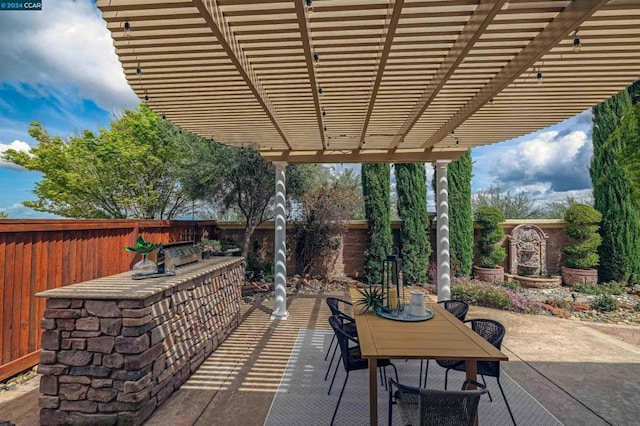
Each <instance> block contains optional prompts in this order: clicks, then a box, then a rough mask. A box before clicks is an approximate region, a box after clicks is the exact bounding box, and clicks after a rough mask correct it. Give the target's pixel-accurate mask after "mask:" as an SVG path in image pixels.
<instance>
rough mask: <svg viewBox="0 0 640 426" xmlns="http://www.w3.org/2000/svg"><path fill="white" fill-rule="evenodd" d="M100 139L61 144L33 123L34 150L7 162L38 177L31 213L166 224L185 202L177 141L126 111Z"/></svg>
mask: <svg viewBox="0 0 640 426" xmlns="http://www.w3.org/2000/svg"><path fill="white" fill-rule="evenodd" d="M110 125H111V128H110V129H101V130H100V132H99V133H98V134H95V133H93V132H90V131H88V130H85V131H84V132H83V133H82V134H81V135H76V136H73V137H71V138H69V139H63V138H61V137H59V136H52V135H50V134H49V133H48V132H47V131H46V130H45V129H44V128H43V127H42V125H41V124H40V123H37V122H33V123H31V126H30V128H29V134H30V135H31V136H32V137H33V138H34V139H36V140H37V141H38V145H37V146H36V147H34V148H32V149H31V150H30V152H29V153H24V152H18V151H14V150H8V151H7V152H6V153H5V156H4V157H5V159H6V160H8V161H10V162H12V163H15V164H18V165H20V166H22V167H24V168H26V169H28V170H35V171H39V172H41V173H42V174H43V178H42V180H41V181H39V182H38V183H36V186H35V189H34V191H33V192H34V193H35V195H36V196H37V197H38V199H37V200H36V201H25V202H23V204H24V205H25V206H27V207H30V208H33V209H34V210H38V211H42V212H48V213H53V214H56V215H59V216H64V217H72V218H114V219H117V218H137V219H171V218H174V217H176V216H177V215H180V214H182V213H183V212H184V211H185V209H186V208H187V206H188V202H189V199H188V197H187V196H186V194H185V193H184V191H183V190H182V187H181V185H180V184H179V182H178V167H177V164H178V163H177V160H178V159H179V158H180V157H181V151H180V146H181V142H182V141H181V138H179V137H177V136H176V134H175V132H174V128H173V126H172V125H171V124H170V123H167V122H165V121H164V120H162V119H161V118H160V117H158V116H157V115H156V114H155V113H154V112H152V111H151V110H150V109H149V108H148V107H146V106H145V105H140V106H139V107H138V108H136V109H135V110H125V111H124V113H123V114H122V116H120V117H117V118H116V119H114V120H113V121H111V122H110Z"/></svg>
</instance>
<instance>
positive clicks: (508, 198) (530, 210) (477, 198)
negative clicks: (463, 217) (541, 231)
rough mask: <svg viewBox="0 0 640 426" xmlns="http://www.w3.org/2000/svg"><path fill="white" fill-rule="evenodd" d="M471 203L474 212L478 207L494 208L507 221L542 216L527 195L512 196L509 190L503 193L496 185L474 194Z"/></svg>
mask: <svg viewBox="0 0 640 426" xmlns="http://www.w3.org/2000/svg"><path fill="white" fill-rule="evenodd" d="M471 202H472V205H473V209H474V211H475V210H477V209H478V207H480V206H489V207H495V208H497V209H498V210H500V211H501V212H503V214H504V216H505V217H506V218H507V219H535V218H540V217H542V216H543V212H542V210H540V209H539V208H536V207H534V200H532V199H531V198H530V197H529V195H528V194H526V193H524V192H520V193H518V194H512V193H511V190H509V191H507V192H505V193H503V192H502V188H501V187H500V184H498V183H495V184H494V185H491V186H490V187H489V188H487V189H484V190H481V191H478V192H476V193H474V194H473V196H472V199H471Z"/></svg>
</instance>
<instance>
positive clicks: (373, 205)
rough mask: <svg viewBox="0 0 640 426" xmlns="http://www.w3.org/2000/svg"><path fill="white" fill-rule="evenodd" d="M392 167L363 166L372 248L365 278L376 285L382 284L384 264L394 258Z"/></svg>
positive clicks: (365, 206)
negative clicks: (389, 257)
mask: <svg viewBox="0 0 640 426" xmlns="http://www.w3.org/2000/svg"><path fill="white" fill-rule="evenodd" d="M390 172H391V169H390V166H389V164H386V163H367V164H363V165H362V193H363V196H364V209H365V216H366V218H367V222H368V231H367V233H368V237H369V246H368V248H367V250H366V251H365V275H366V276H367V277H369V279H370V280H371V282H372V283H379V282H381V280H382V260H384V259H385V258H386V257H387V255H388V254H391V249H392V247H393V237H392V235H391V221H390V217H389V215H390V210H391V200H390V196H389V193H390V182H389V176H390Z"/></svg>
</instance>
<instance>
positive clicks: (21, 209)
mask: <svg viewBox="0 0 640 426" xmlns="http://www.w3.org/2000/svg"><path fill="white" fill-rule="evenodd" d="M0 211H3V212H5V213H6V214H7V216H9V219H55V218H59V217H60V216H56V215H54V214H51V213H45V212H39V211H36V210H33V209H30V208H29V207H25V206H23V205H22V204H20V203H14V204H12V205H10V206H8V207H0Z"/></svg>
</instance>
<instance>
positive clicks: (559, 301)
mask: <svg viewBox="0 0 640 426" xmlns="http://www.w3.org/2000/svg"><path fill="white" fill-rule="evenodd" d="M551 300H552V301H553V303H554V304H555V305H556V306H557V307H558V308H561V309H567V308H569V306H571V302H570V301H568V300H566V299H563V298H561V297H554V298H553V299H551Z"/></svg>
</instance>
